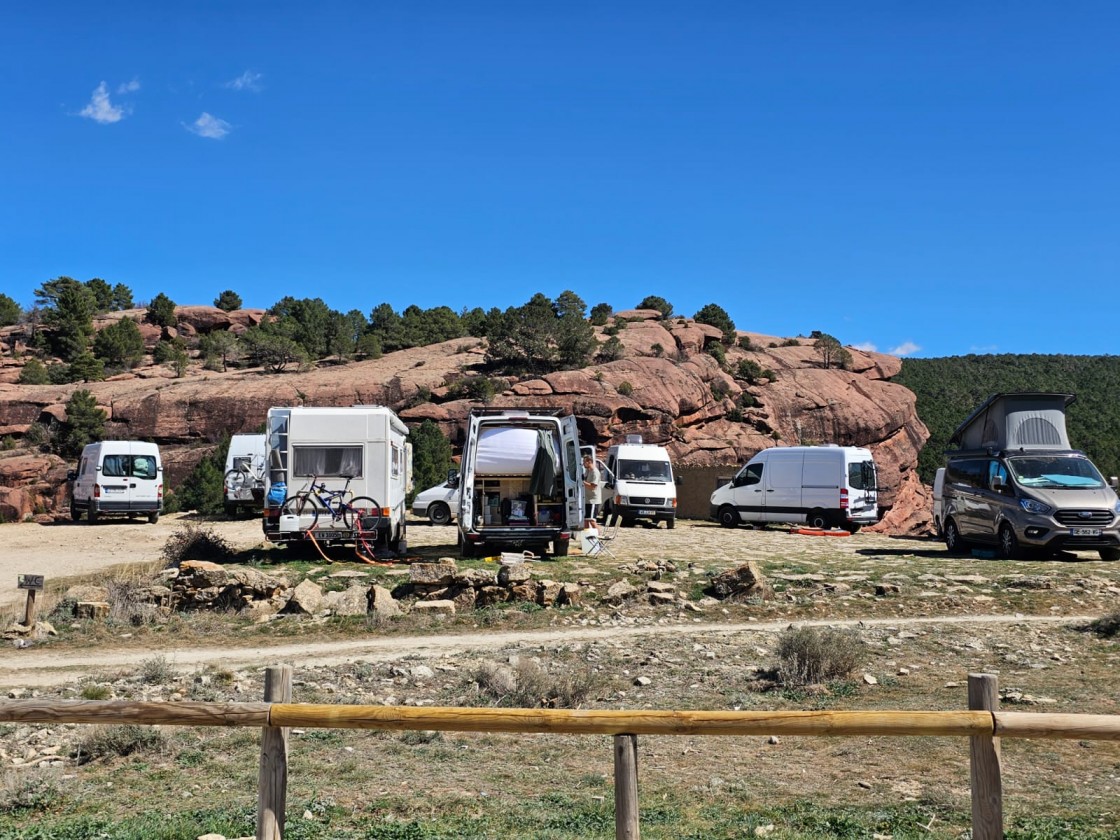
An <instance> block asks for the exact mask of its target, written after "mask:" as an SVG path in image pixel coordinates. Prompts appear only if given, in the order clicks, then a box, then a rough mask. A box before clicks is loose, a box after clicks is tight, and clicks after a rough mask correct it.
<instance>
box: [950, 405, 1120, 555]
mask: <svg viewBox="0 0 1120 840" xmlns="http://www.w3.org/2000/svg"><path fill="white" fill-rule="evenodd" d="M1074 399H1075V397H1074V395H1072V394H1041V393H1015V394H996V395H994V396H992V397H990V398H989V399H988V400H987V401H985V402H984V404H983V405H981V406H980V407H979V408H978V409H976V411H974V412H973V413H972V415H971V416H970V417H969V418H968V419H967V420H965V421H964V423H962V424H961V425H960V427H959V428H958V429H957V430H956V431H955V432H954V433H953V436H952V437H951V438H950V440H949V445H950V446H956V447H957V449H956V450H954V451H950V453H949V457H948V463H947V464H946V466H945V481H944V486H943V488H942V515H943V517H944V519H943V523H942V532H943V536H944V539H945V546H946V548H947V549H948V550H949V551H950V552H952V553H954V554H956V553H962V552H964V551H967V550H968V549H970V548H971V547H972V546H973V545H989V546H994V547H995V550H996V553H997V555H998V556H999V557H1001V558H1004V559H1010V558H1014V557H1018V556H1019V555H1020V554H1022V553H1023V552H1024V551H1026V550H1028V549H1036V550H1039V551H1046V552H1054V551H1061V550H1069V551H1086V550H1087V551H1097V552H1099V553H1100V556H1101V558H1102V559H1104V560H1120V499H1118V498H1117V495H1116V491H1115V487H1116V479H1115V478H1110V479H1108V480H1107V481H1106V480H1105V478H1104V477H1103V476H1102V475H1101V474H1100V471H1099V470H1097V468H1096V467H1095V466H1094V465H1093V462H1092V461H1090V460H1089V458H1088V457H1086V455H1085V453H1083V452H1079V451H1077V450H1075V449H1072V448H1071V447H1070V443H1069V438H1068V436H1067V434H1066V422H1065V412H1066V408H1067V407H1068V406H1069V405H1070V404H1071V403H1072V402H1073V401H1074Z"/></svg>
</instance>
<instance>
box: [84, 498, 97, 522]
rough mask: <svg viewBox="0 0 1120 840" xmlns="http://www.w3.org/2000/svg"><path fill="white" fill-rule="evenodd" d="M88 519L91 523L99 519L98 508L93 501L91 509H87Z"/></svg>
mask: <svg viewBox="0 0 1120 840" xmlns="http://www.w3.org/2000/svg"><path fill="white" fill-rule="evenodd" d="M86 521H87V522H89V524H90V525H92V524H93V523H95V522H96V521H97V508H95V507H94V506H93V503H92V502H91V503H90V506H89V509H88V510H87V511H86Z"/></svg>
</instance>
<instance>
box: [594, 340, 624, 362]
mask: <svg viewBox="0 0 1120 840" xmlns="http://www.w3.org/2000/svg"><path fill="white" fill-rule="evenodd" d="M624 350H625V348H624V347H623V346H622V342H621V341H619V339H618V336H617V335H612V336H611V337H610V338H608V339H607V340H606V341H604V342H603V343H602V344H600V345H599V359H600V361H603V362H617V361H618V360H619V359H621V358H622V354H623V352H624Z"/></svg>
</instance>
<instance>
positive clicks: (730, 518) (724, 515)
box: [716, 505, 739, 528]
mask: <svg viewBox="0 0 1120 840" xmlns="http://www.w3.org/2000/svg"><path fill="white" fill-rule="evenodd" d="M716 519H718V520H719V524H720V525H721V526H723V527H724V528H734V527H736V526H737V525H738V524H739V511H737V510H735V508H733V507H731V505H724V506H723V507H721V508H720V509H719V512H718V513H717V514H716Z"/></svg>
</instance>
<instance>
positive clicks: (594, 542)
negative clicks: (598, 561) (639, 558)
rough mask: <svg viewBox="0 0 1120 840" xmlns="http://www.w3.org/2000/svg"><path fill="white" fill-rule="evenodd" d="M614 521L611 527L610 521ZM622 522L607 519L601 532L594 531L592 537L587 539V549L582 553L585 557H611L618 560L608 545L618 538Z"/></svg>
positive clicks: (615, 519) (616, 518) (610, 518)
mask: <svg viewBox="0 0 1120 840" xmlns="http://www.w3.org/2000/svg"><path fill="white" fill-rule="evenodd" d="M612 519H613V520H614V522H613V525H612V524H611V520H612ZM621 522H622V520H621V518H620V517H617V516H614V517H608V518H607V521H606V523H604V525H603V530H601V531H600V530H598V529H596V531H595V534H594V536H589V537H587V543H588V549H587V551H585V552H584V556H585V557H602V556H604V555H606V556H607V557H613V558H614V559H615V560H617V559H618V557H617V556H615V553H614V552H613V551H611V548H610V543H611V542H612V541H613V540H614V539H615V537H617V536H618V528H619V524H620V523H621Z"/></svg>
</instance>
